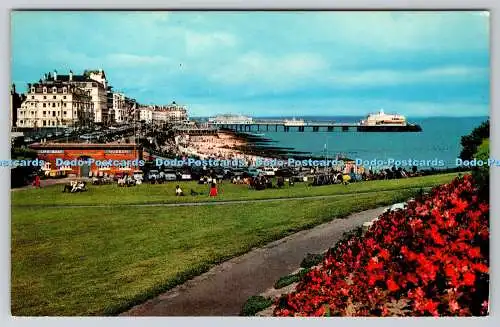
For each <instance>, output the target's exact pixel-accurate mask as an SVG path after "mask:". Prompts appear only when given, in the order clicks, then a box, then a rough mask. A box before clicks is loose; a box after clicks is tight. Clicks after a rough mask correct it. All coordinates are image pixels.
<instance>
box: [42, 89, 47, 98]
mask: <svg viewBox="0 0 500 327" xmlns="http://www.w3.org/2000/svg"><path fill="white" fill-rule="evenodd" d="M43 93H47V88H46V87H45V86H44V87H43ZM44 99H46V97H44Z"/></svg>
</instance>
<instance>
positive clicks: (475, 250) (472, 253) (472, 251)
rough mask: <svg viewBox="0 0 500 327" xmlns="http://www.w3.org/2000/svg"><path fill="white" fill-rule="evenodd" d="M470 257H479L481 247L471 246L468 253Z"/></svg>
mask: <svg viewBox="0 0 500 327" xmlns="http://www.w3.org/2000/svg"><path fill="white" fill-rule="evenodd" d="M467 254H468V255H469V257H471V258H472V259H474V258H479V257H480V256H481V249H480V248H478V247H475V248H471V249H469V251H468V253H467Z"/></svg>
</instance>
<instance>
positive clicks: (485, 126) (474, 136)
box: [460, 120, 490, 160]
mask: <svg viewBox="0 0 500 327" xmlns="http://www.w3.org/2000/svg"><path fill="white" fill-rule="evenodd" d="M489 137H490V121H489V120H487V121H485V122H483V123H482V124H481V125H479V126H478V127H476V128H474V130H473V131H472V132H471V133H470V134H469V135H465V136H462V140H461V142H460V144H461V145H462V151H461V152H460V159H462V160H471V159H473V156H474V154H475V153H476V151H477V148H478V147H479V145H481V143H482V142H483V140H484V139H487V138H489Z"/></svg>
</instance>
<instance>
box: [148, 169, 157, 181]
mask: <svg viewBox="0 0 500 327" xmlns="http://www.w3.org/2000/svg"><path fill="white" fill-rule="evenodd" d="M158 177H159V174H158V170H150V171H149V172H148V175H147V179H148V181H156V180H157V179H158Z"/></svg>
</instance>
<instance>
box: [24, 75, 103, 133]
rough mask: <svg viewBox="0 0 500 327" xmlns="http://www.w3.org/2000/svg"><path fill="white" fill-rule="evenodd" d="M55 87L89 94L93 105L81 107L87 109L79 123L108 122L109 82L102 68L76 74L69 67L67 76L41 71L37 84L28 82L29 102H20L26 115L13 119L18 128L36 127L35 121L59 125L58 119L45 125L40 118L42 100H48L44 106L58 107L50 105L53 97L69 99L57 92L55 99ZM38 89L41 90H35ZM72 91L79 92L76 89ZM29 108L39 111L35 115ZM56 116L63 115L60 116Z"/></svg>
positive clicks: (41, 124) (72, 117) (40, 124)
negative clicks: (40, 77)
mask: <svg viewBox="0 0 500 327" xmlns="http://www.w3.org/2000/svg"><path fill="white" fill-rule="evenodd" d="M44 87H45V88H46V93H43V92H44V91H43V90H44ZM54 87H55V88H56V89H57V91H56V93H57V92H59V91H61V92H69V91H70V90H77V89H80V90H83V91H84V93H87V95H88V96H90V97H91V103H92V105H91V106H87V105H85V106H84V110H86V112H85V113H84V114H83V115H82V117H84V118H85V121H82V122H81V123H82V124H87V123H89V122H88V121H87V120H88V119H89V121H90V122H92V123H97V124H107V123H109V114H108V113H109V110H108V101H107V90H108V83H107V80H106V75H105V73H104V71H103V70H102V69H100V70H91V71H84V72H83V74H82V75H77V74H73V72H72V71H71V70H70V71H69V74H68V75H61V74H58V73H57V71H54V72H53V73H46V74H44V76H43V78H42V79H40V80H39V81H38V83H33V84H31V83H30V84H29V85H28V94H27V98H26V100H25V102H26V101H28V102H29V103H25V104H24V103H23V104H21V106H20V107H22V111H27V113H25V116H24V117H23V118H22V119H21V118H18V119H16V122H17V123H18V124H19V125H18V127H35V124H37V125H38V127H52V126H57V124H58V123H57V122H55V123H54V125H52V122H50V125H48V124H47V123H46V124H45V125H43V119H42V118H43V108H44V107H43V102H47V103H46V107H47V105H50V106H51V108H57V107H58V105H57V103H56V106H55V107H53V106H52V102H53V100H56V99H57V100H68V99H69V94H63V95H61V97H59V96H58V95H57V94H56V98H54V97H53V96H54V95H52V96H51V95H50V94H52V93H53V88H54ZM40 90H41V93H37V92H38V91H40ZM64 90H66V91H64ZM75 92H76V93H78V92H79V91H75ZM76 93H72V95H75V94H76ZM61 94H62V93H61ZM73 98H74V97H73ZM33 100H36V101H33ZM80 100H81V99H80ZM33 102H36V103H37V105H35V103H33ZM77 102H79V101H77ZM67 106H68V104H67V105H66V108H67ZM46 107H45V108H46ZM59 107H61V106H59ZM18 108H19V107H18ZM18 108H16V109H18ZM35 109H37V110H35ZM32 111H40V113H38V114H35V113H31V112H32ZM68 115H69V113H68ZM75 117H76V116H71V117H66V118H68V119H69V118H71V119H70V120H74V118H75ZM59 118H63V116H61V117H59ZM68 119H66V120H68ZM21 120H22V122H21ZM65 125H66V124H63V125H61V126H65Z"/></svg>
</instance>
